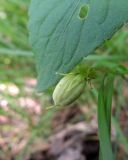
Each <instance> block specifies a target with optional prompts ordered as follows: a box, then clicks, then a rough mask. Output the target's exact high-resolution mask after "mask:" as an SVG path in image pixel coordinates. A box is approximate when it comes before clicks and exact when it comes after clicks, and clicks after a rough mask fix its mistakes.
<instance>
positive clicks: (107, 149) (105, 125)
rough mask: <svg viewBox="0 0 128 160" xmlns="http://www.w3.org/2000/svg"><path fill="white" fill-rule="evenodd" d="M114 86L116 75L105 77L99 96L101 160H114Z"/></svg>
mask: <svg viewBox="0 0 128 160" xmlns="http://www.w3.org/2000/svg"><path fill="white" fill-rule="evenodd" d="M105 80H106V81H105ZM105 82H106V83H105ZM113 84H114V75H112V74H109V75H107V76H105V78H104V79H103V81H102V84H101V88H100V90H99V95H98V128H99V130H98V132H99V140H100V155H99V160H108V159H109V160H114V156H113V152H112V145H111V107H112V95H113Z"/></svg>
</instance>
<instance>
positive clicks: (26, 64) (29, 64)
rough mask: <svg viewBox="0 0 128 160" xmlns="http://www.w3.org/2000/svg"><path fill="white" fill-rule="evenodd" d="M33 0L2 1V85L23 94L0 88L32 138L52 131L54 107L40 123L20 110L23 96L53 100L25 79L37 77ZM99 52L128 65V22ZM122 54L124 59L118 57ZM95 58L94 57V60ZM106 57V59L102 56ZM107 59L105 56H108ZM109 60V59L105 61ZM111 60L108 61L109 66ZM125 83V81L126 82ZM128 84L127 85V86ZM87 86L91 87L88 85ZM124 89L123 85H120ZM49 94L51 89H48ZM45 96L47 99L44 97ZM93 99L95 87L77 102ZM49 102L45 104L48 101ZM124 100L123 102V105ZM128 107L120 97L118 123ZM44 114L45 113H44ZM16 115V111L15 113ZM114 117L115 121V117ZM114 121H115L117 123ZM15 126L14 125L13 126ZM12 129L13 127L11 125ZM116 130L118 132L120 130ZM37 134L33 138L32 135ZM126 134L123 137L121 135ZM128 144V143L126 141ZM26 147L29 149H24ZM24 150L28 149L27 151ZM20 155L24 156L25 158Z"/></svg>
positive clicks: (97, 51) (118, 91) (2, 97)
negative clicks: (30, 31) (31, 24)
mask: <svg viewBox="0 0 128 160" xmlns="http://www.w3.org/2000/svg"><path fill="white" fill-rule="evenodd" d="M29 2H30V0H0V85H1V84H2V85H3V84H4V85H8V84H10V83H13V84H15V85H16V86H17V87H18V88H19V90H20V94H18V95H17V96H11V95H10V94H8V93H6V92H7V91H4V92H1V91H0V100H1V99H2V100H3V99H4V100H7V102H8V103H9V105H10V108H11V109H12V110H13V111H15V115H16V114H18V115H20V117H21V118H22V119H23V121H24V119H25V121H26V119H27V123H28V125H29V129H30V132H31V134H32V135H31V138H30V141H29V143H30V142H31V140H33V139H34V138H35V137H38V136H39V135H40V136H42V135H43V136H44V137H47V136H48V135H49V134H50V132H51V129H50V127H49V126H50V119H51V117H52V115H53V113H54V110H51V111H50V112H48V113H47V114H45V115H40V119H39V122H38V124H36V125H33V124H32V123H31V121H32V117H31V115H29V116H28V115H27V113H26V110H25V109H24V108H22V109H20V108H19V104H18V103H17V101H18V100H19V98H21V97H25V98H26V97H28V98H31V99H33V100H35V101H38V102H40V104H41V105H42V106H43V107H44V106H45V105H50V104H51V102H49V100H51V98H50V96H49V97H48V98H46V97H45V96H41V97H40V96H38V95H37V94H36V93H35V90H34V88H33V89H32V91H31V93H28V92H27V91H26V90H25V88H24V86H25V82H24V79H25V78H28V77H29V78H32V79H35V78H36V70H35V62H34V57H33V56H32V52H31V47H30V46H29V42H28V37H29V34H28V29H27V24H28V7H29ZM95 54H96V55H99V57H100V61H102V63H103V64H104V60H103V59H104V56H107V62H111V61H112V60H111V59H112V58H113V59H114V57H115V56H116V58H115V60H114V62H118V63H121V64H122V63H123V62H124V60H126V61H125V64H126V66H127V65H128V64H127V62H128V29H127V25H125V26H124V27H123V28H122V29H121V30H120V31H118V32H117V33H116V34H115V35H114V37H113V38H112V39H111V40H110V41H106V42H105V43H104V44H103V45H102V46H101V47H100V48H98V49H97V50H96V51H95ZM120 56H123V57H125V58H123V59H122V60H121V61H120V60H119V57H120ZM117 57H118V58H117ZM93 58H94V59H93ZM102 58H103V59H102ZM92 59H93V61H96V60H97V59H96V57H95V56H94V57H92ZM105 59H106V58H105ZM105 62H106V60H105ZM109 64H110V63H108V65H109ZM118 83H119V84H120V83H122V80H120V79H118V80H117V82H116V86H117V87H116V88H115V92H116V94H117V95H120V96H121V95H122V92H121V89H120V88H119V87H120V85H118ZM125 85H126V84H125ZM126 86H127V85H126ZM88 88H89V89H90V88H91V87H90V86H89V85H88ZM121 88H122V86H121ZM49 93H50V92H49ZM45 98H46V99H45ZM92 99H93V100H94V101H96V99H97V91H96V89H92V90H91V91H90V90H87V89H86V94H83V95H82V97H81V98H80V99H79V100H78V101H77V102H78V103H79V104H84V103H85V102H86V103H87V102H88V103H90V102H92ZM45 101H46V103H45ZM120 103H121V104H120ZM122 106H127V98H126V97H125V98H123V96H122V97H121V100H120V99H119V100H118V108H119V109H118V110H117V111H115V117H116V118H115V119H116V122H118V121H119V116H120V112H121V107H122ZM90 112H92V113H93V114H94V113H95V110H91V108H90ZM41 113H42V112H41ZM3 114H7V113H6V112H2V110H1V109H0V115H3ZM12 116H13V118H15V117H14V114H13V115H12ZM115 119H114V120H115ZM116 122H115V121H114V123H116ZM11 127H13V126H11ZM116 127H117V129H118V131H119V133H117V137H118V136H119V135H121V138H119V141H120V143H121V140H122V139H123V142H122V144H123V143H124V139H126V138H127V137H126V136H125V138H124V137H123V133H122V132H121V131H120V128H119V126H118V125H116ZM9 129H10V128H9ZM118 131H117V132H118ZM33 137H34V138H33ZM122 137H123V138H122ZM125 145H126V146H127V143H125ZM25 149H26V148H25ZM24 151H25V150H24ZM24 151H23V153H22V155H24V154H25V153H24ZM22 155H21V159H22Z"/></svg>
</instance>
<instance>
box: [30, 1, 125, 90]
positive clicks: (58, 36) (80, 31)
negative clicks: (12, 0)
mask: <svg viewBox="0 0 128 160" xmlns="http://www.w3.org/2000/svg"><path fill="white" fill-rule="evenodd" d="M86 6H87V7H88V10H86V8H87V7H86ZM82 7H83V8H82ZM84 10H85V11H86V12H87V13H84ZM80 14H82V16H84V15H85V16H86V17H85V18H84V17H82V18H81V17H80ZM126 22H128V0H32V1H31V5H30V10H29V31H30V44H31V46H32V48H33V51H34V53H35V58H36V64H37V72H38V85H37V90H38V92H42V91H44V90H46V89H48V88H49V87H51V86H52V85H54V84H56V83H57V82H58V81H59V79H60V78H61V76H60V75H59V74H56V72H58V73H67V72H69V71H70V70H71V69H73V68H74V67H75V66H76V65H77V64H78V63H79V62H80V61H81V60H82V59H83V57H86V56H87V55H89V54H90V53H91V52H92V51H93V50H94V49H96V48H97V47H98V46H100V45H101V44H102V43H103V42H104V41H105V40H107V39H110V38H111V37H112V35H113V34H114V33H115V32H116V31H117V30H118V29H119V28H120V27H121V26H122V25H124V23H126Z"/></svg>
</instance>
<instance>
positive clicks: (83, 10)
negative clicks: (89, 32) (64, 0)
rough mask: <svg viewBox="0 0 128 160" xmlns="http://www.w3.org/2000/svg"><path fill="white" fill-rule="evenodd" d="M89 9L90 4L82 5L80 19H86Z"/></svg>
mask: <svg viewBox="0 0 128 160" xmlns="http://www.w3.org/2000/svg"><path fill="white" fill-rule="evenodd" d="M88 11H89V6H88V5H83V6H81V8H80V12H79V18H80V19H85V18H86V17H87V16H88Z"/></svg>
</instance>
